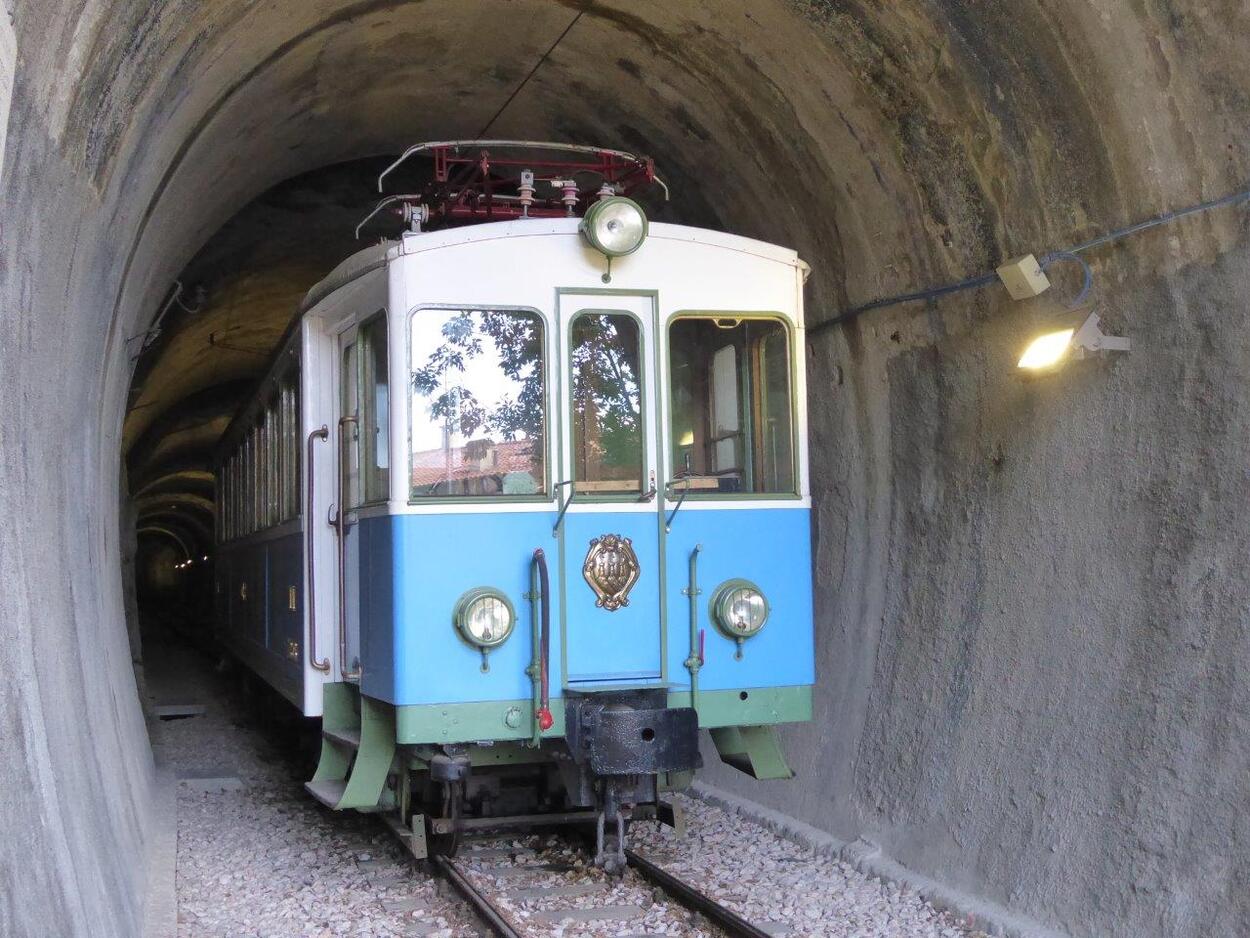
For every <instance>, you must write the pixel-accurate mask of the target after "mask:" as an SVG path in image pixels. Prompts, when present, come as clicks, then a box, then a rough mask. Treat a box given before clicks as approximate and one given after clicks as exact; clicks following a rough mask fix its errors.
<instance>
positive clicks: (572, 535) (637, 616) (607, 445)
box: [559, 293, 663, 685]
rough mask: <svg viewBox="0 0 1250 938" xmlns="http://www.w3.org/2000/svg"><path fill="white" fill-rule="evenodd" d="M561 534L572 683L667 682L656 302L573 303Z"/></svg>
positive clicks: (569, 297)
mask: <svg viewBox="0 0 1250 938" xmlns="http://www.w3.org/2000/svg"><path fill="white" fill-rule="evenodd" d="M559 306H560V309H559V319H560V334H561V347H562V350H563V351H562V355H563V358H564V361H563V363H562V364H563V366H564V367H563V368H562V369H561V371H562V374H563V380H562V382H561V387H562V419H561V427H562V431H561V464H562V474H561V478H562V479H563V480H564V482H563V484H562V492H561V493H562V496H563V499H564V500H565V501H566V502H567V501H568V500H569V499H571V502H570V503H568V508H567V511H566V512H565V516H564V520H563V522H562V528H561V537H562V542H561V548H562V550H561V554H562V574H563V582H564V584H565V606H564V609H565V623H564V628H565V655H566V660H565V664H566V671H565V673H566V675H567V679H568V681H569V682H570V684H574V685H576V684H577V683H582V684H585V683H588V682H598V681H619V682H643V681H656V680H659V679H661V677H662V676H663V629H662V609H661V605H662V604H661V577H662V570H661V568H662V562H661V557H660V522H661V518H660V515H659V504H660V502H659V500H658V499H657V498H656V486H655V480H656V469H657V436H656V433H657V429H656V428H657V419H658V416H657V405H658V399H659V395H658V393H657V387H658V385H657V380H656V367H655V351H654V350H655V335H656V328H657V327H656V321H655V319H656V310H655V300H654V297H653V296H652V295H650V294H615V293H601V294H594V293H588V294H579V293H562V294H561V295H560V299H559Z"/></svg>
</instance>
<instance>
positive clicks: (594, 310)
mask: <svg viewBox="0 0 1250 938" xmlns="http://www.w3.org/2000/svg"><path fill="white" fill-rule="evenodd" d="M610 299H611V296H610V295H609V296H606V297H605V300H610ZM583 316H626V317H628V318H630V319H632V320H633V321H634V324H635V325H636V326H637V328H638V420H639V427H638V437H639V440H640V441H641V444H642V446H641V455H640V457H639V472H640V475H639V477H638V490H637V491H635V492H578V491H577V481H578V479H577V439H576V436H575V431H574V423H573V327H574V326H575V325H576V324H577V320H579V319H581V318H582V317H583ZM563 338H564V339H565V340H566V342H567V344H568V352H567V354H565V356H564V366H565V369H566V370H567V374H568V388H569V394H568V400H567V401H561V402H560V405H559V406H560V419H561V420H562V421H563V420H564V419H565V418H567V419H568V421H569V467H568V470H569V482H570V483H571V485H570V488H571V489H572V490H573V493H574V496H575V497H576V500H577V503H578V504H582V505H584V504H589V503H598V504H611V503H613V502H616V503H620V504H631V503H637V502H638V501H639V500H640V499H641V498H642V496H643V495H645V494H646V492H647V490H648V488H649V485H650V480H649V479H648V475H649V472H650V468H651V466H653V465H654V466H656V467H657V470H658V463H659V459H658V458H656V459H652V458H650V457H651V454H652V451H651V449H650V447H651V445H652V443H651V441H650V440H648V438H647V437H648V434H647V405H648V404H649V403H650V395H649V394H648V391H649V388H648V387H647V355H648V354H650V350H649V348H648V346H654V342H651V343H648V341H647V324H646V321H645V320H644V319H643V318H642V317H641V316H639V315H638V314H637V313H635V312H634V311H633V310H630V309H622V308H620V307H615V308H609V307H606V306H585V307H581V308H580V309H577V310H575V311H574V312H573V313H572V314H571V315H570V316H569V319H568V332H567V334H566V335H565V336H563ZM561 386H563V385H561ZM653 417H654V419H655V421H656V424H657V425H658V424H659V415H658V414H655V415H653ZM657 442H658V441H657ZM657 474H658V473H657ZM582 481H585V482H588V481H591V480H589V479H583V480H582Z"/></svg>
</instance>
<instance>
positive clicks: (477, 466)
mask: <svg viewBox="0 0 1250 938" xmlns="http://www.w3.org/2000/svg"><path fill="white" fill-rule="evenodd" d="M409 340H410V343H411V344H410V359H409V360H410V361H411V362H412V363H413V371H412V375H411V377H410V382H411V386H410V391H411V395H412V397H411V405H412V406H411V409H410V422H411V440H410V443H409V447H410V449H409V452H410V459H411V468H410V472H411V481H410V489H411V493H412V499H413V500H416V499H421V498H431V497H435V498H436V497H459V498H486V497H494V498H525V497H538V498H546V497H547V494H546V493H547V490H548V485H547V471H546V466H547V459H546V451H547V421H546V411H547V375H546V369H545V368H544V362H543V323H542V319H541V318H540V317H539V315H538V314H537V313H535V312H530V311H527V310H497V309H496V310H486V309H451V310H448V309H421V310H417V311H416V312H414V313H413V314H412V317H411V325H410V336H409Z"/></svg>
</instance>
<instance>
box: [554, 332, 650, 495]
mask: <svg viewBox="0 0 1250 938" xmlns="http://www.w3.org/2000/svg"><path fill="white" fill-rule="evenodd" d="M571 331H572V336H571V342H570V345H571V352H570V354H571V360H570V364H571V371H570V373H569V381H570V384H571V386H572V399H571V404H572V414H571V415H570V416H571V420H572V424H573V487H574V490H575V491H577V492H582V493H586V494H588V495H623V494H630V493H634V494H636V493H638V492H641V491H642V478H643V470H644V467H643V460H644V456H645V451H644V449H643V423H642V366H641V362H642V358H641V354H642V343H641V337H640V334H639V330H638V322H637V320H635V319H634V318H633V317H632V316H630V315H628V314H626V313H581V314H579V315H578V316H577V317H576V318H575V319H574V320H573V323H572V327H571Z"/></svg>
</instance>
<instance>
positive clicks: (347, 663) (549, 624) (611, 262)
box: [217, 151, 814, 863]
mask: <svg viewBox="0 0 1250 938" xmlns="http://www.w3.org/2000/svg"><path fill="white" fill-rule="evenodd" d="M605 152H606V151H605ZM525 182H526V180H525V179H524V178H522V179H521V187H520V196H521V197H524V196H525V190H524V183H525ZM530 186H531V187H533V186H534V183H533V182H530ZM531 192H532V188H531ZM565 195H566V196H567V195H568V189H567V188H566V190H565ZM564 204H565V205H568V204H569V203H568V202H565V203H564ZM587 206H588V208H587ZM579 210H585V217H584V218H579V217H534V216H533V215H530V217H524V218H515V219H514V220H509V221H496V222H493V223H488V224H477V225H467V226H462V227H448V228H444V229H443V230H437V231H428V230H427V231H409V232H406V233H404V234H403V236H402V237H400V238H399V239H398V240H397V241H394V242H389V243H384V244H382V245H379V246H377V247H374V248H370V249H368V250H366V251H362V252H360V253H359V254H357V255H355V256H353V257H352V258H350V259H348V260H347V261H345V262H344V263H343V264H342V265H340V267H339V268H338V269H336V270H335V271H334V272H333V273H331V274H330V276H329V277H327V278H326V279H325V280H324V281H323V282H322V283H320V284H318V286H317V287H315V288H314V289H313V290H312V291H311V292H310V293H309V295H308V297H307V298H306V300H305V303H304V306H303V310H302V315H301V317H300V319H299V321H298V324H297V326H296V327H295V328H294V329H293V330H292V332H291V334H290V335H289V337H288V339H287V341H286V342H285V343H284V347H283V349H282V351H281V353H280V354H279V355H278V356H277V358H276V360H275V364H274V366H273V368H272V369H271V372H270V374H269V375H268V376H267V378H266V380H265V381H264V382H263V383H262V386H261V390H260V392H259V393H258V395H257V396H256V399H255V400H254V401H252V403H251V404H250V405H249V406H248V407H246V408H244V410H243V411H242V412H241V413H240V415H239V417H238V418H237V419H236V420H235V422H234V424H233V425H232V426H231V429H230V430H229V431H228V433H227V435H226V437H225V439H224V440H223V446H222V451H221V455H220V459H219V469H218V477H219V503H220V504H221V517H220V518H219V527H220V529H221V530H222V531H223V543H222V545H221V549H220V551H219V554H218V563H217V575H218V596H219V619H220V621H221V636H222V639H223V641H224V642H225V643H226V644H227V645H228V646H229V647H230V648H231V649H232V650H233V651H234V652H235V653H236V654H237V655H238V656H239V657H240V658H241V659H242V660H243V661H244V662H246V663H248V664H249V665H250V666H251V667H252V668H253V669H254V670H256V671H257V672H258V673H259V674H261V675H262V676H264V677H265V678H266V679H268V680H269V681H270V683H272V684H273V685H274V686H275V687H277V688H278V689H279V690H280V691H281V692H282V693H284V694H285V695H286V696H287V697H288V698H289V699H291V700H292V702H294V703H295V704H296V705H297V706H298V707H300V708H301V710H302V711H303V713H304V714H306V715H308V716H322V717H323V734H324V737H325V740H324V744H323V751H322V758H321V764H320V766H319V768H318V771H317V774H316V776H315V778H314V779H313V781H312V782H310V784H309V788H310V790H311V791H312V792H313V793H314V794H315V795H316V796H317V797H318V798H320V799H321V800H322V801H324V802H325V803H327V804H329V805H331V806H332V807H335V808H340V809H342V808H357V809H366V810H376V809H378V808H385V809H391V808H394V809H396V810H397V811H398V812H399V821H400V822H402V824H404V825H405V826H407V827H409V828H410V829H412V828H413V825H417V829H418V830H419V831H421V832H423V833H425V834H428V835H429V836H430V837H431V838H434V842H436V843H438V844H440V845H441V846H442V847H443V848H447V847H448V846H449V845H451V844H454V838H455V835H456V834H457V833H458V832H459V831H460V830H464V829H467V828H468V827H470V826H472V824H473V823H474V822H475V821H481V820H482V819H484V818H486V817H489V816H490V815H498V814H501V813H503V814H508V815H516V814H524V813H536V812H539V811H542V810H546V811H551V810H560V811H562V812H563V813H564V815H566V816H572V815H576V814H577V812H579V811H582V812H586V813H587V814H588V816H595V815H597V816H598V818H599V820H600V823H601V824H602V823H603V821H604V818H606V819H607V823H608V826H609V828H611V827H612V826H613V824H614V822H619V819H620V818H626V817H629V816H635V817H637V816H648V812H651V813H650V816H655V813H656V812H657V811H660V810H661V809H660V808H658V807H656V806H657V805H658V803H659V792H660V790H661V789H662V788H663V787H664V786H666V785H667V786H673V787H676V786H679V785H681V784H683V783H684V782H685V781H686V780H688V778H689V777H690V775H691V773H693V771H694V770H695V769H696V768H697V767H698V766H699V765H700V756H699V747H698V743H697V733H698V730H699V729H710V730H711V731H712V737H713V740H714V742H715V744H716V747H717V749H718V750H719V752H720V755H721V756H722V758H724V759H725V760H726V761H729V762H731V763H732V764H734V765H737V766H738V767H740V768H742V769H744V770H745V771H748V772H750V773H752V774H754V775H756V776H757V777H783V776H786V775H788V774H789V769H788V768H787V767H786V765H785V761H784V759H783V758H782V756H781V753H780V750H779V748H778V745H777V742H776V739H775V737H774V734H773V727H775V726H776V725H777V724H779V723H784V722H790V721H798V720H806V719H809V718H810V713H811V689H812V684H813V680H814V673H813V672H814V665H813V641H812V583H811V556H810V551H811V548H810V543H811V542H810V533H809V527H810V518H809V516H810V498H809V488H808V472H807V444H806V439H807V435H806V414H805V407H804V402H805V399H806V395H805V387H804V368H803V357H802V355H801V351H802V349H803V299H802V298H803V282H804V279H805V273H806V265H804V264H803V262H802V261H801V260H800V259H799V258H798V257H797V256H796V255H795V253H794V252H793V251H791V250H788V249H785V248H781V247H777V246H774V245H771V244H765V243H761V242H759V241H753V240H750V239H747V238H741V237H736V236H734V235H729V234H723V233H719V232H715V231H709V230H703V229H697V228H689V227H684V226H680V225H669V224H650V225H648V224H647V222H646V219H645V217H644V216H643V215H642V213H641V210H639V209H638V208H637V206H636V204H635V203H633V202H631V201H629V200H627V199H623V198H619V197H616V196H614V195H612V190H611V187H610V186H604V187H601V188H600V190H599V192H598V193H597V194H595V195H593V196H588V197H584V198H583V205H582V206H580V208H579ZM405 211H406V212H407V215H406V216H405V217H408V216H412V217H415V218H416V219H417V220H418V221H420V220H423V219H428V216H429V212H428V209H427V208H426V207H424V206H410V207H408V208H407V209H406V210H405ZM526 214H527V215H529V214H530V213H528V212H527V213H526ZM299 483H302V484H299ZM483 822H484V821H483ZM421 825H424V828H422V827H421ZM622 829H623V824H622ZM618 834H619V831H618ZM419 839H420V838H418V840H419ZM621 839H622V838H621V836H618V847H619V844H620V841H621ZM608 862H609V863H610V862H611V858H610V857H609V858H608Z"/></svg>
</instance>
